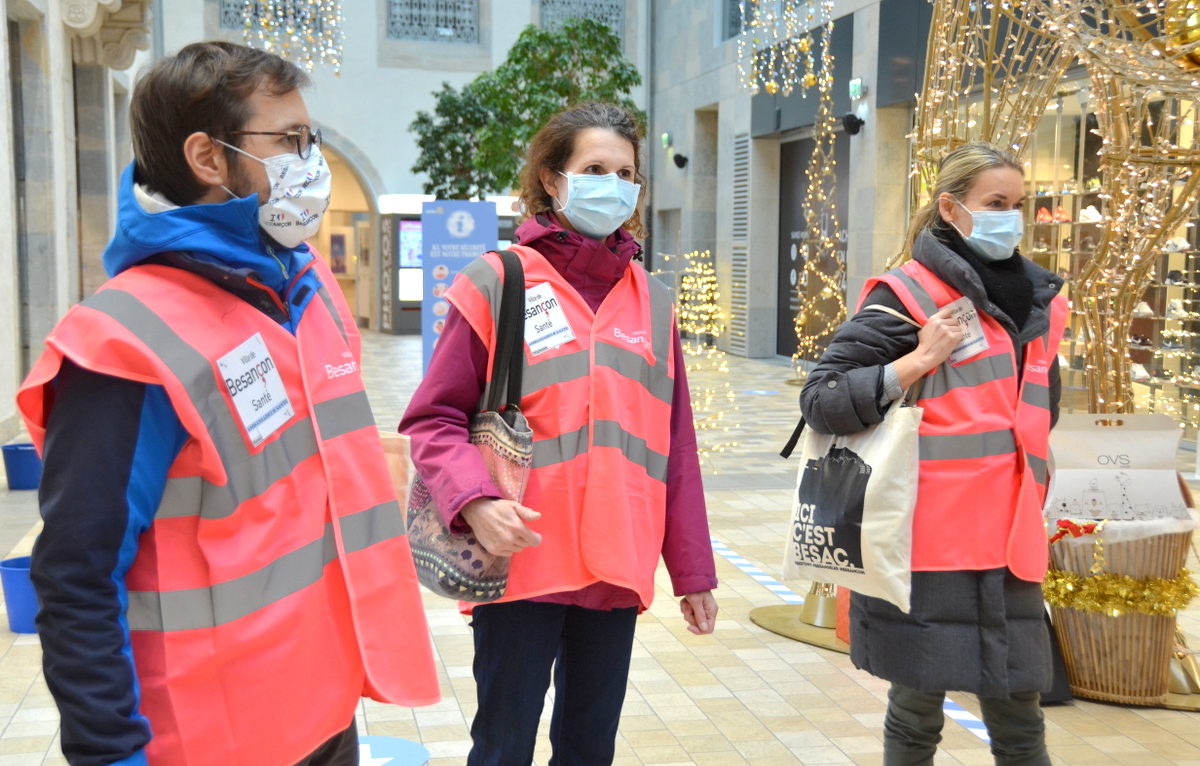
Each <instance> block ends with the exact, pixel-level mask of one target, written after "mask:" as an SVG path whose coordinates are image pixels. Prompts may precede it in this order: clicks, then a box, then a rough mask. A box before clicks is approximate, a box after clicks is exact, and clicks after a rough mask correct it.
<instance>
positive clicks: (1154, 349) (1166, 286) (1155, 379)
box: [1129, 219, 1200, 439]
mask: <svg viewBox="0 0 1200 766" xmlns="http://www.w3.org/2000/svg"><path fill="white" fill-rule="evenodd" d="M1196 223H1197V221H1196V220H1195V219H1193V220H1192V221H1189V222H1188V223H1187V224H1185V225H1184V226H1183V227H1181V229H1180V231H1179V232H1178V233H1176V235H1175V236H1173V237H1171V238H1170V239H1169V240H1168V241H1167V244H1166V246H1165V247H1164V248H1163V251H1162V252H1161V253H1160V254H1159V257H1158V264H1157V265H1156V267H1155V278H1154V282H1152V283H1151V284H1150V286H1149V287H1147V288H1146V291H1145V292H1144V293H1143V294H1142V300H1141V301H1140V302H1139V303H1138V304H1137V307H1136V308H1135V309H1134V312H1133V313H1134V315H1133V319H1132V320H1131V321H1130V328H1129V339H1130V340H1129V358H1130V361H1131V363H1132V365H1133V368H1132V369H1133V381H1134V384H1135V386H1134V393H1135V397H1136V401H1137V402H1138V404H1139V409H1141V408H1143V407H1144V410H1145V411H1147V412H1162V413H1165V414H1168V415H1170V416H1171V417H1173V418H1175V419H1176V420H1178V421H1179V422H1180V423H1181V424H1183V428H1184V438H1185V439H1195V438H1196V429H1197V425H1200V252H1197V245H1198V244H1200V242H1198V241H1197V235H1196ZM1135 341H1136V342H1135Z"/></svg>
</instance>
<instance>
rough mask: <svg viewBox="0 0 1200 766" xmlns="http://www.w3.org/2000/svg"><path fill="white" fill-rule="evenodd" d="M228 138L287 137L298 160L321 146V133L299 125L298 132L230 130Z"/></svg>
mask: <svg viewBox="0 0 1200 766" xmlns="http://www.w3.org/2000/svg"><path fill="white" fill-rule="evenodd" d="M226 135H230V136H287V137H288V138H290V139H292V143H294V144H295V145H296V154H298V155H300V159H302V160H306V159H308V155H310V154H312V148H313V147H314V146H320V145H321V131H320V129H317V130H309V127H308V126H307V125H301V126H300V129H299V130H231V131H229V132H228V133H227V134H226Z"/></svg>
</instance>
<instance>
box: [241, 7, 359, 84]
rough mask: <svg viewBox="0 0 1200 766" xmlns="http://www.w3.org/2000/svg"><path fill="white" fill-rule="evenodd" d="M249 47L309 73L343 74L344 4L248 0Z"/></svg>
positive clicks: (246, 31) (245, 14)
mask: <svg viewBox="0 0 1200 766" xmlns="http://www.w3.org/2000/svg"><path fill="white" fill-rule="evenodd" d="M242 22H243V24H244V28H243V37H244V39H245V41H246V44H247V45H249V46H251V47H254V48H259V49H261V50H264V51H269V52H271V53H275V54H278V55H279V56H281V57H283V58H285V59H287V60H288V61H291V62H292V63H294V64H296V65H297V66H300V67H302V68H303V69H304V70H305V71H308V72H311V71H312V70H313V67H314V66H315V65H317V64H327V65H329V66H331V67H333V73H334V74H335V75H340V74H341V70H342V0H244V2H243V3H242Z"/></svg>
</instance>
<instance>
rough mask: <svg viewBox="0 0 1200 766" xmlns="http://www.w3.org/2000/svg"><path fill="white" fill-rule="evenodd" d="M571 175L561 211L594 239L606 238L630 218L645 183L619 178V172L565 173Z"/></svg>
mask: <svg viewBox="0 0 1200 766" xmlns="http://www.w3.org/2000/svg"><path fill="white" fill-rule="evenodd" d="M562 175H563V176H565V177H566V179H567V198H566V200H563V201H558V200H556V201H558V202H559V208H558V212H560V213H562V214H563V215H565V216H566V217H567V220H568V221H570V222H571V225H572V226H574V227H575V230H576V231H578V232H579V233H580V234H583V235H584V236H588V237H591V238H592V239H605V238H606V237H608V235H609V234H612V233H613V232H614V231H616V230H617V229H619V228H621V224H623V223H625V222H626V221H628V220H629V217H630V216H631V215H633V211H634V209H635V208H636V207H637V200H638V193H639V192H640V191H641V189H642V187H641V184H635V183H630V182H629V181H626V180H624V179H621V178H618V177H617V174H616V173H608V174H607V175H602V176H598V175H592V174H590V173H586V174H583V175H580V174H578V173H563V174H562Z"/></svg>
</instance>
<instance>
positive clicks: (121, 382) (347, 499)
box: [18, 43, 439, 766]
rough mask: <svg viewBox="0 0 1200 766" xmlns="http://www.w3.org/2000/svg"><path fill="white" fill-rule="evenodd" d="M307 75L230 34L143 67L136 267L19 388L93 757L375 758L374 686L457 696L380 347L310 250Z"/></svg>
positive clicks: (320, 162) (380, 695)
mask: <svg viewBox="0 0 1200 766" xmlns="http://www.w3.org/2000/svg"><path fill="white" fill-rule="evenodd" d="M307 83H308V78H307V76H306V75H305V74H304V73H303V72H301V71H300V70H299V69H297V68H296V67H295V66H294V65H292V64H290V63H288V62H286V61H284V60H283V59H281V58H279V57H278V56H275V55H273V54H269V53H264V52H262V51H257V50H254V49H252V48H248V47H245V46H241V45H234V44H230V43H197V44H195V45H189V46H187V47H186V48H184V49H183V50H181V51H180V52H179V53H178V54H176V55H175V56H172V57H169V58H166V59H164V60H162V61H159V62H158V63H156V64H154V66H153V67H151V68H150V69H149V71H147V72H146V73H145V74H144V75H143V76H142V77H140V78H139V80H138V83H137V86H136V87H135V89H134V93H133V98H132V103H131V109H130V121H131V132H132V135H133V148H134V156H135V160H134V162H133V164H132V165H131V166H130V167H129V168H128V169H126V171H125V172H124V174H123V175H122V178H121V187H120V204H119V214H118V223H117V226H116V227H115V228H116V233H115V235H114V237H113V239H112V241H111V242H110V243H109V245H108V248H107V249H106V251H105V253H104V265H105V268H106V269H107V270H108V272H109V274H110V276H111V277H112V278H111V279H110V280H109V281H108V282H106V283H105V285H104V286H103V287H101V289H100V290H99V291H98V292H97V293H96V294H95V295H93V296H91V297H89V298H88V299H87V300H85V301H84V302H83V303H81V304H80V305H78V306H76V307H74V308H73V309H71V310H70V311H69V312H68V313H67V314H66V316H64V317H63V319H62V320H61V321H60V322H59V324H58V325H57V327H55V329H54V330H53V331H52V332H51V333H50V335H49V336H48V337H47V338H46V350H45V352H44V354H43V355H42V357H41V359H40V360H39V361H38V363H37V364H36V365H35V367H34V369H33V371H32V372H31V373H30V376H29V378H28V379H27V380H26V381H25V383H24V384H23V386H22V388H21V391H20V392H19V394H18V404H19V406H20V408H21V412H22V415H23V416H24V418H25V420H26V423H27V425H28V427H29V430H30V433H31V434H32V435H33V438H34V440H35V441H36V442H37V443H38V444H39V445H40V447H41V449H42V452H43V456H44V460H45V468H44V474H43V479H42V486H41V493H40V497H39V499H40V502H41V513H42V517H43V520H44V522H45V525H44V529H43V531H42V533H41V535H40V537H39V538H38V541H37V543H36V546H35V548H34V554H33V562H32V568H31V574H32V577H33V580H34V585H35V587H36V588H37V591H38V596H39V599H40V602H41V611H40V613H39V615H38V618H37V622H38V632H39V633H40V635H41V641H42V647H43V651H44V669H45V676H46V682H47V684H48V686H49V688H50V691H51V693H52V694H53V695H54V699H55V702H56V703H57V705H58V708H59V711H60V713H61V716H62V729H61V731H62V737H61V739H62V749H63V753H64V755H65V756H66V758H67V760H68V761H69V762H70V763H71V764H72V765H73V766H93V765H95V766H100V764H106V765H107V764H122V765H126V764H147V763H149V764H177V763H188V764H222V765H224V764H235V763H236V764H255V765H256V766H271V765H272V764H276V765H278V766H290V764H296V763H301V764H307V765H308V766H329V765H334V764H337V765H338V766H340V765H341V764H353V763H357V762H358V752H359V751H358V743H357V734H356V730H355V725H354V714H355V710H356V709H357V707H358V702H359V699H360V697H362V696H370V697H372V698H374V699H377V700H381V701H385V702H393V703H398V704H405V705H424V704H431V703H433V702H436V701H437V699H438V696H439V693H438V686H437V676H436V671H435V668H434V664H433V656H432V651H431V647H430V643H429V638H428V632H427V628H426V623H425V619H424V614H423V611H422V608H421V599H420V594H419V592H418V588H417V581H416V578H415V573H414V570H413V565H412V559H411V554H410V552H409V550H408V543H407V539H406V538H405V537H404V526H403V519H402V518H401V512H400V508H399V506H398V505H397V502H396V494H395V490H394V488H393V486H392V483H391V479H390V476H389V473H388V469H387V465H386V461H385V458H384V456H383V452H382V448H381V444H380V439H379V432H378V430H377V428H376V427H375V423H374V418H373V417H372V414H371V410H370V407H369V405H368V404H367V399H366V394H365V392H364V391H363V384H362V379H361V377H360V340H359V336H358V333H357V331H356V328H355V324H354V321H353V318H352V317H351V315H350V313H349V311H348V309H347V307H346V305H345V302H344V301H343V299H342V297H341V294H340V291H339V290H338V288H337V285H336V281H335V279H334V277H333V274H332V273H331V272H330V270H329V268H328V266H326V265H325V263H324V262H323V261H322V260H321V258H320V257H319V256H316V255H315V254H314V253H313V252H312V251H311V250H310V248H309V247H308V246H307V245H306V244H305V242H304V240H305V239H307V238H309V237H311V236H312V235H313V234H315V233H316V231H317V229H318V227H319V226H320V220H321V216H322V214H323V213H324V212H325V209H326V207H327V206H328V204H329V191H330V178H329V169H328V167H327V166H326V165H325V160H324V158H323V157H322V154H321V149H320V143H321V134H320V131H317V130H315V129H313V128H312V126H311V122H312V121H311V119H310V117H309V114H308V110H307V108H306V106H305V103H304V99H303V98H302V97H301V95H300V88H301V87H303V86H305V85H307Z"/></svg>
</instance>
